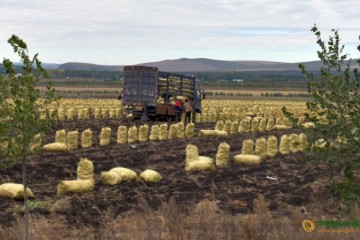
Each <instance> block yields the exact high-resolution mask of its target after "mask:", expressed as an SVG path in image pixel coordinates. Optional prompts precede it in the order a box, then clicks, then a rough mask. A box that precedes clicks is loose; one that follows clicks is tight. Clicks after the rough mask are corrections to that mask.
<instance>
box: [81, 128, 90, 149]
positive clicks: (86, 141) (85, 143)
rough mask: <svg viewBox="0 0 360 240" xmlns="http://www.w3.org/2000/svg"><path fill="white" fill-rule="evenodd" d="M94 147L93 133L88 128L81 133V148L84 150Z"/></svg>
mask: <svg viewBox="0 0 360 240" xmlns="http://www.w3.org/2000/svg"><path fill="white" fill-rule="evenodd" d="M91 145H92V131H91V130H90V129H89V128H88V129H85V130H84V131H83V132H82V133H81V146H82V147H83V148H88V147H91Z"/></svg>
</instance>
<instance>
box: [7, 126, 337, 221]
mask: <svg viewBox="0 0 360 240" xmlns="http://www.w3.org/2000/svg"><path fill="white" fill-rule="evenodd" d="M141 124H142V123H140V122H129V121H124V120H111V119H106V120H101V121H94V120H88V121H72V122H66V121H64V122H59V123H58V127H57V129H65V130H67V131H69V130H79V132H80V133H81V131H82V130H85V129H87V128H90V129H91V130H92V131H93V145H94V146H93V147H91V148H85V149H84V148H81V146H80V145H79V148H78V149H75V150H71V151H69V152H65V153H40V154H38V155H36V156H34V157H32V159H31V161H30V162H29V165H28V185H29V187H30V188H31V189H32V191H33V192H34V194H35V196H36V199H35V200H36V201H47V202H50V203H51V204H52V206H53V208H52V209H45V208H35V209H33V210H32V212H33V213H34V214H38V215H44V216H46V215H48V214H57V215H59V217H60V216H61V217H63V218H65V219H66V220H67V222H68V223H69V224H71V225H73V224H82V225H92V226H95V227H96V226H101V224H102V223H104V215H105V213H107V214H109V213H110V215H111V216H113V217H114V218H116V217H117V216H119V215H122V214H127V213H129V212H131V211H143V210H144V207H146V208H150V209H152V210H156V209H158V208H159V207H160V206H161V205H162V204H163V203H166V202H168V201H169V200H170V199H173V200H175V201H176V202H177V203H179V204H181V205H183V206H184V208H185V210H186V211H192V209H193V207H194V205H195V204H197V203H198V202H200V201H201V200H203V199H209V200H214V201H216V203H217V205H218V207H219V208H220V209H221V211H225V212H228V213H231V214H234V215H237V214H247V213H251V212H252V211H253V200H254V199H256V198H258V197H259V196H263V197H264V198H265V199H266V200H267V201H268V203H269V206H268V207H269V209H270V210H271V211H273V212H278V213H279V214H286V213H285V212H284V211H286V209H288V208H289V207H293V208H297V209H299V211H304V212H308V213H312V214H317V212H321V213H323V212H325V213H328V214H335V212H336V209H335V207H333V206H332V205H331V204H330V205H329V204H327V205H325V202H326V201H325V199H327V193H326V192H325V190H326V189H328V183H327V182H326V177H325V175H326V171H325V169H326V168H325V166H324V165H322V164H315V163H312V162H308V161H304V158H305V156H304V155H303V154H302V153H297V154H289V155H285V156H282V155H278V156H276V157H274V158H268V159H265V160H264V161H262V162H261V164H260V165H259V166H238V165H234V164H233V163H230V166H229V168H227V169H219V168H218V169H217V170H216V171H214V172H192V173H187V172H186V171H185V170H184V161H185V148H186V146H187V144H189V143H191V144H194V145H196V146H197V147H198V148H199V154H200V155H201V156H209V157H212V158H214V159H215V155H216V152H217V148H218V145H219V144H220V143H221V142H223V141H226V142H227V143H228V144H230V147H231V148H230V150H231V152H230V158H231V159H232V157H233V156H234V155H236V154H240V152H241V145H242V142H243V140H244V139H249V138H250V139H253V140H255V139H256V138H258V137H260V136H265V137H266V136H269V135H276V136H278V137H279V136H281V135H282V134H285V133H290V132H297V131H298V130H296V129H294V130H289V131H274V132H270V133H267V132H266V133H254V134H253V133H250V134H234V135H230V136H228V137H213V138H204V137H201V138H200V137H197V134H196V137H194V138H192V139H189V140H188V139H176V140H169V141H152V142H145V143H135V144H117V143H116V130H117V128H118V126H119V125H127V126H131V125H137V126H139V125H141ZM148 124H149V125H152V124H156V123H148ZM214 125H215V124H213V123H212V124H209V123H207V124H204V123H202V124H200V123H199V124H196V132H197V131H198V130H199V129H213V128H214ZM106 126H110V127H111V128H112V141H111V143H110V145H108V146H103V147H101V146H100V145H99V144H98V143H99V134H100V131H101V128H102V127H106ZM54 138H55V133H54V132H53V133H50V134H48V136H47V137H46V139H45V142H46V143H49V142H53V141H54ZM82 157H86V158H88V159H90V160H91V161H92V162H93V164H94V172H95V180H96V185H95V189H94V191H93V192H91V193H84V194H75V193H74V194H68V195H66V196H61V197H60V196H57V194H56V187H57V184H58V183H59V181H60V180H70V179H76V168H77V163H78V162H79V160H80V158H82ZM117 166H122V167H127V168H130V169H132V170H135V171H136V172H137V173H138V174H140V173H141V172H142V171H144V170H145V169H154V170H156V171H158V172H159V173H160V174H162V176H163V179H162V180H161V181H160V182H159V183H156V184H155V183H146V182H143V181H141V180H138V181H133V182H123V183H121V184H119V185H116V186H108V185H104V184H103V183H102V182H101V181H100V172H101V171H108V170H110V169H111V168H113V167H117ZM269 177H270V178H269ZM4 182H17V183H21V182H22V173H21V165H20V164H17V165H15V166H14V167H13V168H10V169H0V183H4ZM22 203H23V202H22V201H15V200H12V199H1V200H0V208H1V209H2V211H0V225H1V224H4V225H8V224H11V223H12V222H13V221H15V217H16V214H14V211H15V208H16V206H18V205H21V204H22Z"/></svg>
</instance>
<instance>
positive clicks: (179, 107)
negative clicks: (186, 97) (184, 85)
mask: <svg viewBox="0 0 360 240" xmlns="http://www.w3.org/2000/svg"><path fill="white" fill-rule="evenodd" d="M181 112H182V103H181V101H180V100H176V102H175V122H178V121H179V120H180V116H181Z"/></svg>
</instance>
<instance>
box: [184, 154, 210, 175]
mask: <svg viewBox="0 0 360 240" xmlns="http://www.w3.org/2000/svg"><path fill="white" fill-rule="evenodd" d="M215 169H216V168H215V164H214V160H213V159H212V158H210V157H205V156H200V157H199V159H198V160H196V161H193V162H190V163H189V164H187V165H186V166H185V171H187V172H189V171H214V170H215Z"/></svg>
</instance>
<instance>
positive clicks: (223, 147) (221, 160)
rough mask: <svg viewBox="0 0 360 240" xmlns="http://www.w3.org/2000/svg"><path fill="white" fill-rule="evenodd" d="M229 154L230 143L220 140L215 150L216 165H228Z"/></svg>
mask: <svg viewBox="0 0 360 240" xmlns="http://www.w3.org/2000/svg"><path fill="white" fill-rule="evenodd" d="M229 154H230V145H229V144H228V143H226V142H222V143H220V144H219V146H218V150H217V152H216V159H215V163H216V166H217V167H228V165H229Z"/></svg>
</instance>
